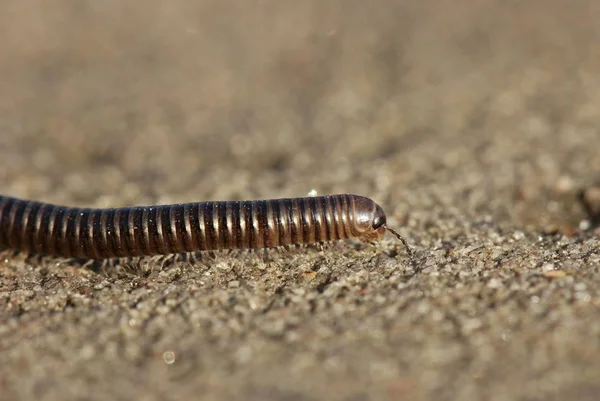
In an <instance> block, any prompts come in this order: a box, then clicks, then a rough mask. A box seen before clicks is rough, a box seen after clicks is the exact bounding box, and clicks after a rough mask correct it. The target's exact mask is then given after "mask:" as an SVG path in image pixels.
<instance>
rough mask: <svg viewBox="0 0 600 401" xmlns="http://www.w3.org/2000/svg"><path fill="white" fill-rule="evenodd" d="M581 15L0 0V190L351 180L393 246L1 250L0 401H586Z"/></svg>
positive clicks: (102, 200)
mask: <svg viewBox="0 0 600 401" xmlns="http://www.w3.org/2000/svg"><path fill="white" fill-rule="evenodd" d="M599 20H600V3H597V2H590V1H583V0H581V1H579V0H571V1H566V0H565V1H561V0H550V1H548V0H533V1H527V2H515V1H491V0H470V1H466V0H458V1H451V2H450V1H433V0H428V1H419V2H414V1H391V0H388V1H385V0H382V1H376V2H364V1H358V0H348V1H323V0H314V1H312V0H309V1H302V2H292V1H283V2H282V1H275V0H272V1H271V0H266V1H252V2H250V1H245V2H233V1H228V2H224V1H220V0H205V1H190V0H174V1H158V0H144V1H141V0H140V1H127V2H122V1H117V0H105V1H76V2H73V1H69V0H59V1H54V2H51V4H50V3H48V2H47V1H43V0H27V1H20V2H16V1H5V2H2V3H1V4H0V54H2V56H1V58H0V185H1V188H2V189H1V193H2V194H6V195H13V196H18V197H23V198H30V199H36V200H43V201H49V202H54V203H59V204H68V205H77V206H98V207H106V206H125V205H135V204H138V205H139V204H152V203H174V202H187V201H195V200H218V199H220V200H225V199H232V200H233V199H260V198H272V197H291V196H305V195H306V194H307V193H308V192H309V191H311V190H313V189H315V190H317V191H318V193H319V194H329V193H357V194H362V195H366V196H369V197H371V198H373V199H375V200H376V201H377V202H379V203H380V204H381V205H382V206H383V207H384V209H385V210H386V212H387V214H388V217H389V220H390V225H391V226H392V227H394V228H397V229H398V230H399V231H400V232H401V233H402V234H403V235H404V236H405V237H406V238H407V239H408V241H409V243H410V244H411V246H412V247H413V248H414V251H415V261H416V268H414V267H413V266H411V264H410V262H409V260H408V259H407V257H406V253H405V251H404V249H403V248H402V246H401V244H399V243H398V242H397V241H395V240H394V238H393V237H391V236H390V237H389V238H387V237H386V239H385V241H384V242H383V243H382V244H381V246H380V247H378V248H375V249H374V248H370V247H366V248H360V247H359V248H357V246H356V245H355V244H344V245H340V246H337V247H333V248H331V249H327V250H325V251H323V252H320V251H318V250H314V249H307V250H299V251H297V252H296V251H294V252H290V253H274V254H272V255H271V256H272V260H271V261H268V263H266V262H265V260H263V259H262V258H261V257H257V256H254V255H242V256H238V255H216V257H214V258H212V259H211V258H205V259H203V260H202V261H197V262H193V263H175V264H164V263H161V261H157V260H154V259H150V260H142V261H128V262H126V263H123V264H122V265H117V266H113V267H110V268H106V269H95V268H88V267H82V266H78V265H73V264H72V263H68V262H67V261H64V260H58V259H50V258H35V257H25V256H23V255H12V254H10V253H8V252H5V253H4V256H3V257H2V258H1V259H0V260H1V264H0V399H3V400H4V399H5V400H25V399H35V400H65V399H90V400H108V399H110V400H170V399H173V400H174V399H204V400H231V399H240V400H250V401H252V400H256V401H259V400H260V401H263V400H289V401H304V400H333V401H335V400H349V401H360V400H397V399H410V400H453V399H456V400H493V401H501V400H507V401H508V400H596V399H598V394H600V273H599V267H600V240H599V234H598V231H595V232H594V230H593V229H591V230H585V231H582V230H581V228H587V227H588V226H590V222H592V221H593V220H592V219H590V218H589V216H587V215H586V213H585V209H584V208H583V207H582V206H581V204H580V203H579V201H578V197H577V194H578V191H579V190H580V189H581V188H586V187H588V186H591V185H594V184H596V183H597V181H598V179H599V178H600V132H599V130H598V127H600V75H599V74H598V71H600V47H599V46H598V44H599V43H600V24H598V21H599ZM589 198H594V197H593V196H591V195H590V196H589ZM594 208H596V210H597V206H593V205H592V207H590V208H588V209H589V210H594Z"/></svg>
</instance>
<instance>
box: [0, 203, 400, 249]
mask: <svg viewBox="0 0 600 401" xmlns="http://www.w3.org/2000/svg"><path fill="white" fill-rule="evenodd" d="M386 230H389V231H390V232H391V233H392V234H394V235H395V236H396V237H397V238H398V239H399V240H400V241H402V243H403V244H404V246H406V248H407V252H408V253H409V255H411V252H410V248H409V247H408V244H407V243H406V241H405V240H404V238H402V236H400V234H398V233H397V232H396V231H394V230H392V229H390V228H389V227H387V225H386V216H385V213H384V212H383V209H382V208H381V207H380V206H379V205H377V204H376V203H375V202H373V201H372V200H371V199H369V198H365V197H362V196H358V195H347V194H345V195H331V196H316V197H307V198H286V199H272V200H257V201H217V202H196V203H183V204H174V205H160V206H143V207H127V208H117V209H89V208H73V207H64V206H56V205H52V204H48V203H40V202H34V201H27V200H21V199H16V198H12V197H6V196H0V248H10V249H15V250H25V251H30V252H36V253H41V254H47V255H54V256H62V257H74V258H89V259H104V258H118V257H135V256H150V255H166V254H174V253H185V252H195V251H205V250H209V251H210V250H220V249H258V248H273V247H279V246H286V245H306V244H314V243H326V242H331V241H338V240H344V239H349V238H357V239H359V240H361V241H365V242H373V241H379V240H381V238H382V237H383V235H384V234H385V232H386Z"/></svg>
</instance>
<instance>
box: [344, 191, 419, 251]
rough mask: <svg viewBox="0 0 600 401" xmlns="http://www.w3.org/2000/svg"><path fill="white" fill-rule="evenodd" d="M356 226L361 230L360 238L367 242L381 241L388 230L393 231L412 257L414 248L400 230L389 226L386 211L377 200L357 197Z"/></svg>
mask: <svg viewBox="0 0 600 401" xmlns="http://www.w3.org/2000/svg"><path fill="white" fill-rule="evenodd" d="M355 212H356V214H357V216H356V227H357V229H358V230H359V231H360V235H359V238H360V239H361V240H362V241H365V242H372V241H380V240H381V239H382V238H383V236H384V235H385V232H386V231H389V232H390V233H392V234H393V235H394V236H395V237H396V238H397V239H398V240H400V242H402V244H403V245H404V247H405V248H406V253H408V255H409V257H410V258H411V259H412V250H411V249H410V247H409V246H408V243H407V242H406V240H405V239H404V237H402V236H401V235H400V234H399V233H398V232H396V231H395V230H393V229H391V228H389V227H388V226H387V218H386V216H385V212H384V211H383V209H382V208H381V206H379V205H378V204H376V203H375V202H373V201H372V200H370V199H368V198H363V197H356V200H355Z"/></svg>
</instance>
